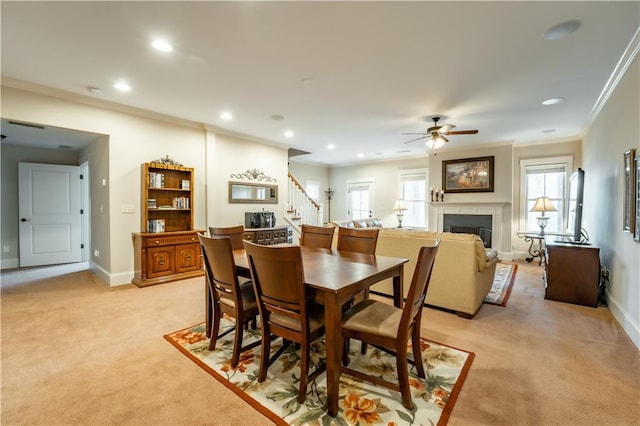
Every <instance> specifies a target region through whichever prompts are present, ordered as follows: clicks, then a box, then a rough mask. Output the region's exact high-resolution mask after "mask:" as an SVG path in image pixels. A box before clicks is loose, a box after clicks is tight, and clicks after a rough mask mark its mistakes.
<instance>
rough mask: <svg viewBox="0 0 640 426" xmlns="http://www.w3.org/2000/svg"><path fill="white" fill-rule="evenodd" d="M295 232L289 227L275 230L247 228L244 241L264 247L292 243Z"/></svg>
mask: <svg viewBox="0 0 640 426" xmlns="http://www.w3.org/2000/svg"><path fill="white" fill-rule="evenodd" d="M292 235H293V231H292V230H291V228H289V227H288V226H276V227H273V228H245V230H244V239H245V240H248V241H251V242H253V243H256V244H261V245H263V246H270V245H272V244H282V243H291V242H292V241H291V238H292Z"/></svg>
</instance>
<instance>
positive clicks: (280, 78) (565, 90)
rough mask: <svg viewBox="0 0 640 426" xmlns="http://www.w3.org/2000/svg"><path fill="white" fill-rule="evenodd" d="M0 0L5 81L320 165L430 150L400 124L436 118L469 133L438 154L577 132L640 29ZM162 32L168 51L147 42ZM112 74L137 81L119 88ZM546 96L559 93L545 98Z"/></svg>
mask: <svg viewBox="0 0 640 426" xmlns="http://www.w3.org/2000/svg"><path fill="white" fill-rule="evenodd" d="M1 8H2V9H1V13H2V15H1V17H2V51H1V53H2V76H3V77H10V78H13V79H17V80H21V81H26V82H31V83H36V84H40V85H44V86H49V87H53V88H57V89H61V90H64V91H68V92H73V93H76V94H83V95H86V96H90V97H94V98H98V99H104V100H107V101H110V102H116V103H120V104H124V105H129V106H133V107H137V108H142V109H146V110H150V111H155V112H158V113H162V114H168V115H171V116H175V117H179V118H184V119H188V120H192V121H194V122H198V123H205V124H207V125H210V126H213V127H214V128H215V127H220V128H224V129H227V130H228V131H230V132H235V133H238V134H241V135H248V136H251V137H254V138H257V139H261V140H265V141H270V142H274V143H280V144H284V145H287V146H290V147H293V148H297V149H301V150H304V151H309V152H310V153H311V154H307V155H304V156H300V157H299V158H300V159H301V160H304V161H311V162H317V163H323V164H327V165H337V164H345V163H354V162H358V161H372V160H382V159H390V158H399V157H404V156H415V155H424V154H425V152H426V151H427V150H426V148H425V146H424V144H423V143H422V141H420V142H413V143H408V144H405V143H404V142H406V141H408V140H410V139H412V138H413V137H412V136H407V135H403V134H402V133H404V132H421V131H424V130H426V128H427V127H429V126H430V125H431V121H430V117H431V116H433V115H435V114H437V115H442V116H444V118H443V120H442V122H443V123H451V124H454V125H456V126H457V127H456V129H454V130H467V129H478V130H479V133H478V134H477V135H463V136H451V137H449V139H450V142H449V143H448V144H447V145H446V146H445V148H444V149H454V148H455V149H459V148H463V147H467V148H468V147H471V146H478V145H483V144H505V143H515V144H527V143H535V142H539V141H545V140H550V141H562V140H567V139H576V138H580V137H581V136H582V134H583V132H584V131H585V130H586V126H588V124H589V122H590V119H591V118H592V114H593V111H594V108H597V105H598V99H599V97H600V95H601V94H602V92H603V90H604V89H605V88H606V87H607V81H608V80H609V78H610V77H611V76H612V73H614V70H615V69H616V65H617V64H618V62H619V61H620V59H621V57H622V56H623V54H624V52H625V50H626V49H627V48H628V46H629V44H630V42H632V40H633V43H636V44H637V40H638V38H637V35H636V33H637V32H638V28H639V26H640V2H638V1H632V2H611V1H603V2H593V1H588V2H573V1H567V2H560V1H557V2H480V1H473V2H431V1H428V2H302V1H300V2H7V1H2V2H1ZM569 20H579V21H581V24H582V25H581V27H580V28H579V30H578V31H577V32H575V33H574V34H572V35H570V36H569V37H567V38H565V39H561V40H552V41H549V40H545V39H544V38H543V37H542V34H543V33H544V32H545V31H546V30H547V29H549V28H550V27H552V26H554V25H556V24H559V23H562V22H565V21H569ZM634 35H635V38H634ZM156 37H162V38H164V39H165V40H167V41H169V42H170V43H171V44H172V45H173V46H174V51H173V52H171V53H168V54H167V53H160V52H157V51H155V50H154V49H153V48H152V47H151V45H150V43H151V41H152V40H153V39H154V38H156ZM120 79H124V80H126V81H127V82H128V83H129V84H130V85H131V87H132V90H131V92H128V93H124V94H123V93H120V92H118V91H117V90H115V89H114V88H113V84H114V83H115V82H117V81H119V80H120ZM90 86H93V87H98V88H100V89H101V90H102V93H101V94H99V95H96V94H92V93H89V92H88V91H87V88H88V87H90ZM551 97H563V98H565V102H563V103H560V104H558V105H554V106H543V105H542V104H541V103H542V101H543V100H544V99H547V98H551ZM222 111H231V112H232V113H233V115H234V118H233V120H232V121H228V122H225V121H223V120H221V119H220V118H219V115H220V113H221V112H222ZM273 115H282V116H284V120H280V121H277V120H273V119H272V118H271V117H272V116H273ZM5 118H11V117H5ZM2 124H3V128H2V133H3V134H7V131H8V129H9V128H10V127H11V126H8V125H6V122H3V123H2ZM286 129H291V130H293V131H294V132H295V136H294V137H293V138H291V139H287V138H285V137H284V135H283V133H284V131H285V130H286ZM549 129H555V131H553V132H551V133H543V131H545V130H549ZM8 136H9V135H8ZM10 139H11V138H9V137H8V138H7V140H6V141H7V142H11V140H10ZM14 142H15V141H14ZM330 143H332V144H334V145H335V147H336V148H335V149H334V150H328V149H327V148H326V146H327V145H328V144H330ZM406 151H409V152H406ZM359 153H362V154H364V156H363V157H362V158H359V157H358V154H359Z"/></svg>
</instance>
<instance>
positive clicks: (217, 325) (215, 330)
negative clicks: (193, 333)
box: [209, 306, 220, 351]
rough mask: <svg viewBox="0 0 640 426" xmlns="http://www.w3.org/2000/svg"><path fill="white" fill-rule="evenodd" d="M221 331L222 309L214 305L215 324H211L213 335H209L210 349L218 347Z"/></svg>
mask: <svg viewBox="0 0 640 426" xmlns="http://www.w3.org/2000/svg"><path fill="white" fill-rule="evenodd" d="M219 332H220V311H218V307H217V306H214V311H213V324H212V325H211V336H209V338H210V340H209V350H210V351H212V350H214V349H215V347H216V342H217V341H218V333H219Z"/></svg>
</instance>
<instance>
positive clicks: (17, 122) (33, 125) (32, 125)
mask: <svg viewBox="0 0 640 426" xmlns="http://www.w3.org/2000/svg"><path fill="white" fill-rule="evenodd" d="M9 124H14V125H16V126H23V127H31V128H32V129H40V130H44V126H43V125H42V124H33V123H23V122H21V121H11V120H9Z"/></svg>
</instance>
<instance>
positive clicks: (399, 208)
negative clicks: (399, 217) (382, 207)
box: [393, 199, 407, 212]
mask: <svg viewBox="0 0 640 426" xmlns="http://www.w3.org/2000/svg"><path fill="white" fill-rule="evenodd" d="M393 210H395V211H398V212H401V211H404V210H407V206H405V205H404V200H401V199H398V200H397V201H396V203H395V204H394V205H393Z"/></svg>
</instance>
